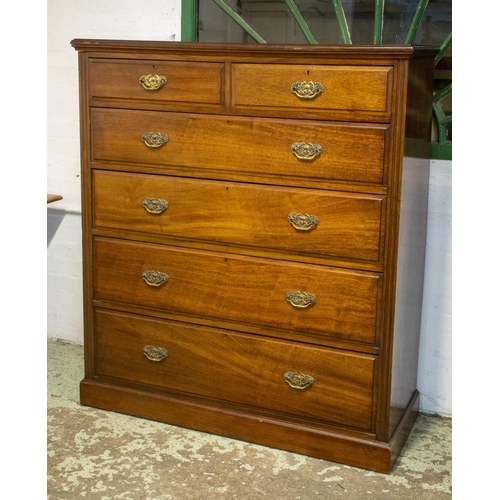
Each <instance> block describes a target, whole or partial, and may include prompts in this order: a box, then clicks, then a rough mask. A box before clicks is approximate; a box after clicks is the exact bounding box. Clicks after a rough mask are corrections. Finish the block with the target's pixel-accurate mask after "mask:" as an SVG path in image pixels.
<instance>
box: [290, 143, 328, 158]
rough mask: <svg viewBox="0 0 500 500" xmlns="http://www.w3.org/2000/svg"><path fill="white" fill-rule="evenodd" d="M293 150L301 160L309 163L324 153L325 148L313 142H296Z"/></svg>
mask: <svg viewBox="0 0 500 500" xmlns="http://www.w3.org/2000/svg"><path fill="white" fill-rule="evenodd" d="M291 149H292V153H293V154H294V155H295V156H296V157H297V158H298V159H299V160H307V161H311V160H314V158H317V157H318V156H319V155H320V154H321V153H322V152H323V148H322V147H321V146H320V145H319V144H313V143H312V142H294V143H293V144H292V148H291Z"/></svg>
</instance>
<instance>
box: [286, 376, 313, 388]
mask: <svg viewBox="0 0 500 500" xmlns="http://www.w3.org/2000/svg"><path fill="white" fill-rule="evenodd" d="M285 380H286V383H287V384H288V385H289V386H290V387H293V388H294V389H301V390H303V389H307V388H308V387H311V386H312V385H313V384H314V379H313V378H312V377H311V375H306V374H305V373H297V372H286V373H285Z"/></svg>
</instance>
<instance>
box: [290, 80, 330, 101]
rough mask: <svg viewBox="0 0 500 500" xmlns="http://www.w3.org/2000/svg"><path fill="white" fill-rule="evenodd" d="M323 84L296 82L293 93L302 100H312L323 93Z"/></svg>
mask: <svg viewBox="0 0 500 500" xmlns="http://www.w3.org/2000/svg"><path fill="white" fill-rule="evenodd" d="M323 90H324V88H323V85H321V83H317V82H295V83H294V84H293V85H292V92H293V93H294V94H295V95H296V96H298V97H300V98H301V99H312V98H314V97H316V96H318V95H320V94H321V93H322V92H323Z"/></svg>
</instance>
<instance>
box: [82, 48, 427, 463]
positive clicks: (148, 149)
mask: <svg viewBox="0 0 500 500" xmlns="http://www.w3.org/2000/svg"><path fill="white" fill-rule="evenodd" d="M72 45H73V47H74V48H75V49H76V50H77V51H78V52H79V74H80V105H81V123H80V125H81V162H82V223H83V248H84V252H83V255H84V262H83V269H84V300H85V303H84V311H85V314H84V318H85V379H84V380H83V381H82V382H81V387H80V393H81V403H82V404H84V405H89V406H94V407H98V408H103V409H108V410H112V411H117V412H123V413H127V414H131V415H135V416H138V417H142V418H148V419H154V420H159V421H163V422H167V423H170V424H174V425H179V426H185V427H189V428H193V429H197V430H201V431H205V432H211V433H216V434H221V435H225V436H228V437H232V438H236V439H241V440H246V441H250V442H254V443H259V444H263V445H267V446H271V447H275V448H280V449H285V450H289V451H293V452H297V453H303V454H307V455H311V456H315V457H319V458H323V459H326V460H331V461H337V462H342V463H346V464H350V465H354V466H358V467H364V468H367V469H372V470H376V471H381V472H389V471H390V470H391V468H392V466H393V464H394V462H395V460H396V459H397V456H398V454H399V453H400V451H401V449H402V447H403V445H404V442H405V440H406V437H407V436H408V433H409V431H410V429H411V426H412V424H413V422H414V419H415V417H416V414H417V411H418V391H417V389H416V379H417V361H418V337H419V330H420V312H421V301H422V284H423V267H424V256H425V230H426V211H427V189H428V167H429V160H428V157H429V156H428V150H429V136H430V122H431V100H432V79H433V56H434V53H432V52H431V51H429V50H420V49H414V48H411V47H384V46H370V47H359V46H289V45H287V46H271V45H270V46H261V45H258V46H256V45H236V44H232V45H223V44H220V45H219V44H198V43H187V44H186V43H168V42H135V41H110V40H108V41H106V40H73V42H72Z"/></svg>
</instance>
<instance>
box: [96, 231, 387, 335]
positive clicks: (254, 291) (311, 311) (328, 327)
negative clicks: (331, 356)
mask: <svg viewBox="0 0 500 500" xmlns="http://www.w3.org/2000/svg"><path fill="white" fill-rule="evenodd" d="M381 282H382V279H381V275H380V274H379V273H372V272H362V271H351V270H341V269H337V268H330V267H326V266H315V265H305V264H297V263H292V262H284V261H277V260H268V259H260V258H250V257H245V256H238V255H232V254H224V253H220V252H207V251H201V250H200V251H198V250H189V249H181V248H177V247H170V246H166V245H165V246H162V245H156V244H147V243H134V242H129V241H124V240H116V239H112V238H103V237H96V238H95V239H94V299H97V300H107V301H117V302H121V303H128V304H134V305H136V306H143V307H149V308H155V309H158V310H163V311H168V312H170V313H173V314H179V315H183V316H186V315H187V316H191V317H196V318H209V319H219V320H226V321H229V322H237V323H239V324H242V325H245V324H246V325H249V326H253V327H270V328H275V329H280V330H284V331H294V332H297V333H299V334H301V335H309V334H312V335H315V336H322V337H326V338H329V339H333V338H339V339H345V340H351V341H359V342H363V343H374V342H375V340H376V332H377V309H378V302H379V297H380V288H381Z"/></svg>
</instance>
